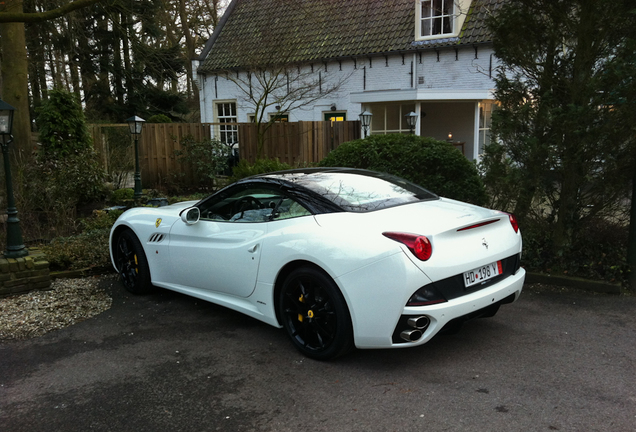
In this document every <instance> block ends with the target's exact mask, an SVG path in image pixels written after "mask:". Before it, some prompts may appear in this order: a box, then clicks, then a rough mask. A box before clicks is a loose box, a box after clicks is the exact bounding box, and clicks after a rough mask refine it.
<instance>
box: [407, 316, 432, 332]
mask: <svg viewBox="0 0 636 432" xmlns="http://www.w3.org/2000/svg"><path fill="white" fill-rule="evenodd" d="M406 323H407V324H408V325H409V326H411V327H413V328H415V329H418V330H424V329H425V328H426V327H428V325H429V324H430V323H431V320H430V319H429V318H428V317H427V316H421V317H413V318H409V319H408V321H407V322H406Z"/></svg>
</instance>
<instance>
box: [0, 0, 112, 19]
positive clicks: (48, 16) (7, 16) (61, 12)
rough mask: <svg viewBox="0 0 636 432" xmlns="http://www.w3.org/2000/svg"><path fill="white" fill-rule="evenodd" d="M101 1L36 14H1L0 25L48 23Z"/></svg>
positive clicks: (82, 1)
mask: <svg viewBox="0 0 636 432" xmlns="http://www.w3.org/2000/svg"><path fill="white" fill-rule="evenodd" d="M101 1H102V0H75V1H72V2H70V3H67V4H65V5H64V6H61V7H59V8H57V9H53V10H50V11H46V12H36V13H24V12H17V13H14V12H0V23H13V22H23V23H27V22H28V23H36V22H42V21H48V20H52V19H55V18H59V17H61V16H62V15H65V14H67V13H69V12H72V11H74V10H77V9H81V8H83V7H86V6H90V5H92V4H95V3H99V2H101Z"/></svg>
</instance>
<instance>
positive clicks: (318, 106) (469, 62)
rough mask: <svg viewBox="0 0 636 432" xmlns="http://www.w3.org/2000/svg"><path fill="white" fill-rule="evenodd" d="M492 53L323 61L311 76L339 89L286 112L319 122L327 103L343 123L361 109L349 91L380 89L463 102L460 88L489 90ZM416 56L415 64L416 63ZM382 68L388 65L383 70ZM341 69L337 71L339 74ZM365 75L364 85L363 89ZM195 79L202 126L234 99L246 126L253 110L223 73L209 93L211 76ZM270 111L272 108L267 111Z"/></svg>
mask: <svg viewBox="0 0 636 432" xmlns="http://www.w3.org/2000/svg"><path fill="white" fill-rule="evenodd" d="M491 54H492V50H491V49H490V48H487V47H479V49H478V53H477V55H478V58H477V59H475V50H474V49H473V47H462V48H459V50H458V53H457V59H456V53H455V50H454V49H443V50H440V51H439V61H438V60H437V57H438V54H437V53H436V52H435V51H426V52H422V53H421V55H420V54H419V53H416V54H415V55H414V54H405V55H404V64H402V56H401V55H399V54H398V55H392V56H389V57H388V59H387V58H385V57H383V56H380V57H373V58H372V59H369V58H365V57H362V58H357V59H356V61H355V66H356V67H355V68H354V61H353V60H352V59H345V60H342V62H341V66H340V64H339V63H338V62H335V61H332V62H329V63H328V64H327V71H325V66H324V64H323V63H314V74H316V76H317V74H318V72H319V71H320V73H321V74H322V77H323V82H325V83H326V82H328V80H329V79H333V80H341V79H343V78H346V82H345V83H344V85H342V87H341V89H340V91H338V92H336V93H333V94H330V95H327V96H325V97H324V98H322V99H321V100H318V101H317V102H315V103H314V104H313V106H311V107H305V108H303V109H296V110H292V111H291V112H290V113H289V115H290V121H298V120H302V121H310V120H322V118H323V116H322V113H323V112H325V111H329V109H330V107H331V105H332V104H336V107H337V110H338V111H346V112H347V119H348V120H354V119H357V117H358V114H359V113H360V112H361V111H362V106H361V103H353V102H351V97H350V95H351V93H357V94H360V93H363V94H364V93H366V92H381V91H386V90H414V89H418V90H424V92H420V96H419V100H422V101H424V100H432V99H428V98H427V96H426V91H428V90H453V91H457V90H460V92H457V96H456V99H457V100H466V99H467V98H466V97H464V96H462V93H461V90H467V91H474V90H482V91H488V90H490V89H492V88H493V87H494V83H493V81H492V79H491V78H490V77H489V71H490V72H491V73H492V74H493V75H494V68H495V66H496V59H495V58H494V57H493V59H492V66H491V65H490V63H491ZM420 58H421V62H420ZM412 62H413V63H414V70H415V77H414V82H415V87H412V84H411V80H412V77H411V63H412ZM387 64H388V66H387ZM340 67H342V70H340ZM365 75H366V86H365ZM419 77H423V80H424V82H423V84H419V83H418V78H419ZM199 79H201V81H202V82H201V86H200V88H201V96H202V97H201V104H202V106H201V112H202V121H203V122H213V121H214V113H213V109H212V107H213V106H214V101H215V100H236V101H237V108H238V116H239V118H238V121H239V122H246V121H247V120H248V117H247V116H248V114H250V113H253V112H254V107H253V105H252V104H251V103H249V102H247V101H246V100H245V99H246V98H245V95H244V93H242V92H241V91H239V90H238V89H237V86H236V85H235V84H234V83H233V82H232V81H229V80H227V79H226V78H225V76H224V75H223V74H220V75H218V78H217V80H216V89H215V76H214V75H208V76H203V75H199ZM411 100H414V99H411ZM272 110H273V109H272Z"/></svg>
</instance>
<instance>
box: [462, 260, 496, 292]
mask: <svg viewBox="0 0 636 432" xmlns="http://www.w3.org/2000/svg"><path fill="white" fill-rule="evenodd" d="M501 273H503V270H502V269H501V261H497V262H494V263H490V264H486V265H485V266H481V267H479V268H476V269H474V270H471V271H467V272H465V273H464V286H466V288H468V287H470V286H473V285H477V284H480V283H482V282H484V281H487V280H488V279H492V278H494V277H495V276H499V275H500V274H501Z"/></svg>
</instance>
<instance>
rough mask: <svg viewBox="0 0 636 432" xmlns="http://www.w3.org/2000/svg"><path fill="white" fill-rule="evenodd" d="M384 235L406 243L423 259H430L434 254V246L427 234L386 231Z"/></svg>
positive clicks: (414, 253)
mask: <svg viewBox="0 0 636 432" xmlns="http://www.w3.org/2000/svg"><path fill="white" fill-rule="evenodd" d="M382 235H383V236H385V237H388V238H390V239H391V240H395V241H397V242H400V243H402V244H404V245H406V247H408V248H409V250H410V251H411V252H412V253H413V255H415V256H416V257H417V258H418V259H420V260H422V261H426V260H428V259H429V258H430V257H431V255H432V254H433V246H432V245H431V242H430V240H429V239H428V238H426V236H421V235H417V234H408V233H400V232H384V233H382Z"/></svg>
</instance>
